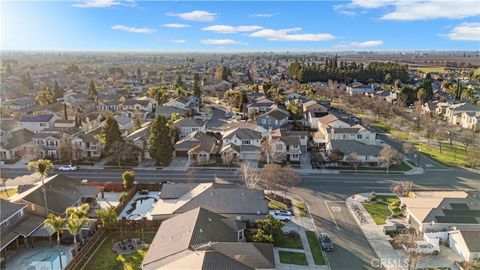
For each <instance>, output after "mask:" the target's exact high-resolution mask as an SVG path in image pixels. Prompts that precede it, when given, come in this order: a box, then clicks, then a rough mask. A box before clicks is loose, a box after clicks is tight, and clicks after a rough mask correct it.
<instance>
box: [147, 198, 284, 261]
mask: <svg viewBox="0 0 480 270" xmlns="http://www.w3.org/2000/svg"><path fill="white" fill-rule="evenodd" d="M245 229H246V226H245V224H244V223H243V222H240V221H238V220H235V219H228V218H225V217H223V216H222V215H219V214H217V213H215V212H214V211H211V210H207V209H205V208H202V207H197V208H194V209H192V210H190V211H187V212H184V213H183V214H179V215H177V216H174V217H172V218H170V219H167V220H165V221H164V222H162V224H161V225H160V227H159V228H158V231H157V233H156V234H155V237H154V239H153V241H152V243H151V245H150V247H149V249H148V251H147V254H146V256H145V257H144V259H143V261H142V265H141V267H142V269H143V270H163V269H165V270H166V269H209V270H224V269H242V270H243V269H245V270H248V269H250V270H253V269H275V259H274V255H273V246H272V244H268V243H247V242H245Z"/></svg>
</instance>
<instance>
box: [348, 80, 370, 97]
mask: <svg viewBox="0 0 480 270" xmlns="http://www.w3.org/2000/svg"><path fill="white" fill-rule="evenodd" d="M346 91H347V93H349V94H350V95H365V94H370V93H373V92H375V89H374V87H373V84H372V85H366V84H363V83H359V82H354V83H352V84H351V85H348V86H347V88H346Z"/></svg>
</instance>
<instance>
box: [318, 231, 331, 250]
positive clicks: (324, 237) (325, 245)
mask: <svg viewBox="0 0 480 270" xmlns="http://www.w3.org/2000/svg"><path fill="white" fill-rule="evenodd" d="M320 243H321V244H322V249H323V250H325V251H333V243H332V239H330V236H329V235H328V233H321V234H320Z"/></svg>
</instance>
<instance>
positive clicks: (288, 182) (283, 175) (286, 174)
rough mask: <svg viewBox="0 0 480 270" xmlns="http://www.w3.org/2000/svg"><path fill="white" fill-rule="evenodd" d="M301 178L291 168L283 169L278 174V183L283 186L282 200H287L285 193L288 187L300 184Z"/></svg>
mask: <svg viewBox="0 0 480 270" xmlns="http://www.w3.org/2000/svg"><path fill="white" fill-rule="evenodd" d="M301 180H302V177H300V175H299V174H298V173H297V172H295V171H294V170H293V169H292V168H283V170H282V171H281V172H280V178H279V182H280V184H281V185H282V186H283V191H284V194H285V195H284V198H287V192H288V189H289V188H290V187H294V186H296V185H298V183H300V181H301Z"/></svg>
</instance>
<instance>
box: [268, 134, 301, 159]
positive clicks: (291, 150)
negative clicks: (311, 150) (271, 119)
mask: <svg viewBox="0 0 480 270" xmlns="http://www.w3.org/2000/svg"><path fill="white" fill-rule="evenodd" d="M268 139H269V140H270V147H271V151H272V152H271V153H273V155H272V156H273V157H274V159H275V160H274V161H275V162H281V161H287V162H292V163H299V162H300V158H301V155H302V152H306V151H307V144H308V133H307V132H306V131H283V130H280V129H276V130H274V131H273V132H272V133H271V134H270V137H269V138H268Z"/></svg>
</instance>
